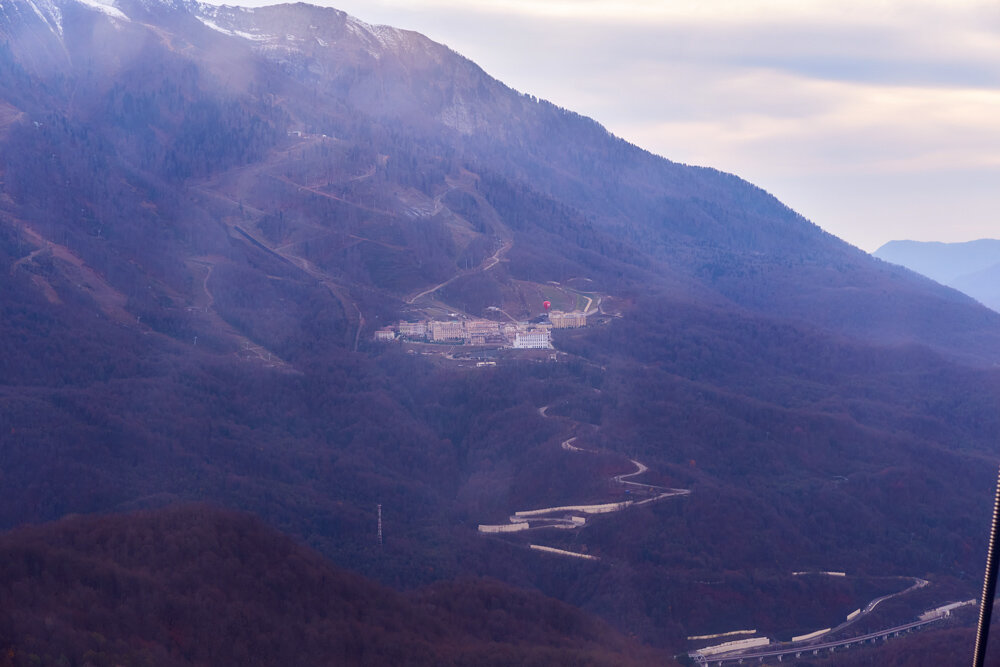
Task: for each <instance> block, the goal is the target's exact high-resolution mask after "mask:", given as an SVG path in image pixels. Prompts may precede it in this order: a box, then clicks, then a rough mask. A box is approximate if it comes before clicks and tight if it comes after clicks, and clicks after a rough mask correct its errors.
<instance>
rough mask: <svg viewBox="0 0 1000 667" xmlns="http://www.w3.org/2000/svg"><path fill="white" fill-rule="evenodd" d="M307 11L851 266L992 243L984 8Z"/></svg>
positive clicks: (394, 3) (379, 5)
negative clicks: (491, 80)
mask: <svg viewBox="0 0 1000 667" xmlns="http://www.w3.org/2000/svg"><path fill="white" fill-rule="evenodd" d="M229 1H230V2H231V1H232V0H229ZM251 2H252V0H251ZM247 4H250V2H247ZM258 4H264V3H258ZM267 4H270V3H267ZM321 4H329V5H332V6H334V7H336V8H338V9H342V10H344V11H346V12H348V13H349V14H352V15H354V16H356V17H358V18H360V19H362V20H365V21H367V22H369V23H383V24H388V25H393V26H396V27H400V28H408V29H412V30H417V31H419V32H422V33H424V34H425V35H427V36H429V37H431V38H432V39H434V40H436V41H439V42H443V43H445V44H447V45H448V46H450V47H451V48H452V49H454V50H455V51H458V52H459V53H461V54H463V55H465V56H467V57H469V58H471V59H472V60H474V61H475V62H477V63H478V64H479V65H481V66H482V67H483V69H485V70H486V71H487V72H488V73H490V74H491V75H493V76H495V77H496V78H498V79H500V80H501V81H503V82H504V83H506V84H508V85H510V86H511V87H513V88H516V89H518V90H520V91H523V92H527V93H531V94H533V95H536V96H537V97H542V98H545V99H548V100H551V101H552V102H555V103H556V104H559V105H561V106H564V107H567V108H569V109H572V110H574V111H577V112H580V113H582V114H585V115H587V116H590V117H592V118H594V119H596V120H597V121H599V122H600V123H602V124H603V125H604V126H606V127H607V128H608V129H609V130H610V131H612V132H613V133H615V134H617V135H619V136H621V137H624V138H625V139H627V140H629V141H631V142H633V143H636V144H638V145H640V146H642V147H643V148H646V149H649V150H651V151H653V152H655V153H658V154H660V155H662V156H664V157H666V158H668V159H671V160H674V161H677V162H684V163H688V164H697V165H706V166H711V167H715V168H718V169H722V170H724V171H729V172H733V173H735V174H737V175H739V176H741V177H743V178H745V179H747V180H749V181H751V182H753V183H755V184H757V185H759V186H761V187H763V188H765V189H766V190H768V191H770V192H771V193H773V194H774V195H776V196H777V197H778V198H779V199H781V200H782V201H784V202H785V203H787V204H789V205H790V206H792V207H793V208H795V209H796V210H798V211H799V212H800V213H802V214H803V215H805V216H806V217H807V218H809V219H811V220H812V221H814V222H816V223H817V224H819V225H820V226H821V227H823V228H824V229H826V230H827V231H829V232H831V233H833V234H836V235H837V236H840V237H841V238H843V239H845V240H847V241H849V242H851V243H853V244H855V245H857V246H859V247H861V248H863V249H865V250H868V251H872V250H875V249H876V248H877V247H878V246H880V245H881V244H882V243H885V242H886V241H889V240H892V239H904V238H910V239H917V240H940V241H965V240H971V239H976V238H984V237H994V238H997V237H1000V229H998V228H997V223H998V221H1000V211H998V209H1000V187H998V186H1000V3H996V2H995V1H991V2H966V1H964V0H947V1H943V0H938V1H929V2H920V1H919V0H905V1H903V0H898V1H897V0H889V1H880V0H864V1H863V2H862V1H860V0H829V1H827V2H809V1H808V0H788V1H785V0H770V1H768V0H691V1H686V0H684V1H681V0H620V1H617V2H612V1H610V0H333V1H332V2H325V1H324V2H322V3H321Z"/></svg>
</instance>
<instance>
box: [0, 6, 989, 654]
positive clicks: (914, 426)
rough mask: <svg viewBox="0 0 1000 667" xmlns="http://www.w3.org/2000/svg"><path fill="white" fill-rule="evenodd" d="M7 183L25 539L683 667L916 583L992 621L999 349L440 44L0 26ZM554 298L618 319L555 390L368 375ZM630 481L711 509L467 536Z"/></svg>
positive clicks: (0, 315) (542, 366)
mask: <svg viewBox="0 0 1000 667" xmlns="http://www.w3.org/2000/svg"><path fill="white" fill-rule="evenodd" d="M0 158H2V159H0V340H3V341H4V352H3V353H2V354H0V407H2V409H0V439H2V440H0V480H3V485H4V488H5V502H4V503H3V504H2V505H0V526H2V527H3V528H13V527H15V526H18V525H21V524H23V523H29V522H45V521H53V520H56V519H59V518H60V517H63V516H65V515H66V514H71V513H79V514H89V513H101V514H104V513H110V512H125V511H134V510H139V509H148V508H161V507H164V506H170V505H173V504H175V503H178V502H186V501H199V502H208V503H212V504H214V505H219V506H222V507H225V508H231V509H237V510H241V511H245V512H251V513H253V514H256V515H258V516H259V517H261V518H262V519H263V521H265V522H266V523H267V524H268V525H270V526H271V527H273V528H277V529H279V530H281V531H284V532H286V533H289V534H291V535H293V536H295V537H296V538H297V539H299V540H302V541H304V542H306V543H307V544H308V545H309V546H311V547H314V548H315V549H317V550H318V551H319V552H320V553H321V554H323V556H324V557H325V558H328V559H331V560H332V561H333V562H334V563H336V565H337V566H339V567H342V568H348V569H351V570H354V571H356V572H359V573H361V574H363V575H366V576H370V577H373V578H375V579H377V580H378V581H380V582H381V583H382V584H384V585H388V586H392V587H396V588H400V589H410V588H413V587H418V586H423V585H430V584H434V583H435V582H437V584H438V585H440V586H443V588H441V589H440V590H442V591H444V592H443V593H441V595H442V597H443V598H447V597H448V595H449V594H448V590H449V589H448V588H447V585H448V584H447V582H455V581H461V580H462V579H461V578H462V577H467V576H474V577H481V576H488V577H493V578H495V579H497V580H500V581H502V582H504V585H513V586H519V587H523V588H528V589H532V590H534V591H536V592H540V593H541V594H544V595H546V596H550V597H554V598H558V600H560V601H562V602H564V603H568V604H571V605H574V606H576V607H579V608H580V609H582V610H584V611H585V612H588V613H594V614H597V615H599V616H601V617H602V618H603V619H605V620H606V621H607V622H609V623H610V624H611V625H613V626H615V627H616V628H618V630H620V631H623V632H625V633H628V634H630V635H634V636H635V637H637V638H638V639H639V640H641V641H643V642H646V643H648V644H651V645H654V646H657V647H667V648H669V649H671V650H672V651H675V652H678V651H681V650H683V649H686V648H688V647H689V642H688V641H687V639H686V638H687V637H688V636H691V635H706V634H712V633H724V632H728V631H731V630H734V629H743V628H750V627H752V628H760V631H761V632H763V633H770V634H771V635H772V636H776V637H785V638H787V637H791V636H793V635H795V634H801V633H803V632H808V631H811V630H815V629H817V628H824V627H830V625H831V624H833V623H834V621H837V620H838V619H842V618H843V617H844V616H845V615H846V614H848V613H850V612H851V611H852V610H854V609H856V608H858V607H861V606H864V604H865V603H866V602H867V601H869V600H871V599H873V598H875V597H876V596H879V595H884V594H886V593H888V592H889V591H890V590H893V589H894V587H898V581H899V580H898V577H911V576H921V577H929V578H932V579H934V584H935V585H937V588H933V586H932V588H931V589H930V590H933V591H940V592H939V593H937V594H938V595H940V596H945V595H946V593H945V592H944V591H948V593H947V594H951V592H953V591H956V590H957V591H963V592H964V591H965V590H966V589H973V590H974V589H975V588H976V587H977V583H976V579H977V577H978V569H979V568H980V567H981V554H982V552H983V549H984V545H985V529H986V527H987V526H988V518H989V517H988V505H989V502H988V501H989V498H990V497H992V484H993V481H994V479H993V474H992V472H991V470H992V466H993V464H994V463H995V460H996V446H995V433H996V431H997V428H998V427H1000V423H998V421H1000V416H998V415H1000V411H998V410H997V407H998V398H1000V383H998V379H1000V377H998V375H997V371H996V370H995V364H996V362H998V361H1000V314H998V313H996V312H993V311H991V310H988V309H987V308H984V307H983V306H981V305H979V304H978V303H976V302H975V301H973V300H972V299H971V298H969V297H967V296H965V295H963V294H960V293H959V292H957V291H955V290H953V289H949V288H947V287H943V286H942V285H939V284H937V283H935V282H933V281H931V280H929V279H926V278H923V277H920V276H917V275H915V274H914V273H912V272H911V271H909V270H906V269H903V268H901V267H897V266H893V265H891V264H888V263H886V262H882V261H878V260H876V259H873V258H871V257H870V256H868V255H867V254H865V253H863V252H861V251H860V250H858V249H856V248H854V247H852V246H850V245H848V244H846V243H844V242H843V241H841V240H839V239H836V238H834V237H833V236H831V235H829V234H827V233H825V232H823V231H822V230H821V229H819V228H818V227H816V226H815V225H813V224H812V223H810V222H809V221H808V220H807V219H805V218H804V217H802V216H801V215H799V214H798V213H796V212H794V211H792V210H790V209H788V208H787V207H786V206H784V205H783V204H781V202H779V201H778V200H777V199H775V198H774V197H773V196H771V195H770V194H768V193H766V192H764V191H763V190H761V189H759V188H757V187H755V186H753V185H752V184H749V183H747V182H745V181H743V180H741V179H739V178H737V177H735V176H732V175H729V174H725V173H722V172H718V171H716V170H713V169H708V168H699V167H690V166H686V165H681V164H677V163H673V162H670V161H668V160H666V159H664V158H661V157H658V156H655V155H652V154H650V153H648V152H646V151H644V150H642V149H641V148H639V147H636V146H633V145H630V144H628V143H627V142H624V141H622V140H621V139H618V138H616V137H614V136H612V135H610V134H609V133H608V132H607V131H606V130H605V129H604V128H602V127H601V126H600V125H599V124H598V123H597V122H595V121H593V120H590V119H587V118H584V117H582V116H579V115H577V114H574V113H573V112H571V111H568V110H565V109H561V108H559V107H556V106H554V105H552V104H550V103H548V102H545V101H543V100H538V99H535V98H533V97H530V96H525V95H522V94H520V93H518V92H516V91H514V90H511V89H510V88H508V87H506V86H505V85H503V84H502V83H501V82H498V81H496V80H494V79H492V78H490V77H489V76H488V75H487V74H486V73H484V72H483V71H482V70H481V69H480V68H479V67H477V66H476V65H475V64H474V63H472V62H470V61H468V60H467V59H465V58H462V57H461V56H460V55H458V54H455V53H454V52H452V51H450V50H449V49H447V48H446V47H444V46H441V45H439V44H436V43H434V42H432V41H431V40H429V39H427V38H425V37H423V36H421V35H419V34H416V33H412V32H407V31H403V30H397V29H395V28H390V27H385V26H370V25H367V24H365V23H363V22H361V21H358V20H356V19H353V18H351V17H349V16H347V15H345V14H343V13H341V12H338V11H336V10H334V9H328V8H319V7H313V6H310V5H304V4H297V5H278V6H273V7H264V8H255V9H249V8H234V7H217V6H212V5H204V4H199V3H194V2H155V1H152V0H117V1H116V2H115V3H114V4H102V3H84V2H77V1H76V0H53V1H50V2H32V1H30V0H0ZM549 299H552V300H556V301H557V302H558V303H559V304H560V307H561V308H563V309H565V310H573V309H584V308H587V309H590V312H591V315H590V318H589V325H588V326H587V327H584V328H579V329H567V330H555V331H554V332H553V343H554V346H555V348H556V350H557V352H553V353H551V354H550V353H549V352H548V351H546V352H545V353H539V354H535V355H532V354H519V353H518V351H498V352H495V353H494V351H491V352H490V353H489V355H490V356H489V361H488V362H483V363H485V364H487V365H485V366H480V367H477V366H476V365H475V363H470V359H467V358H465V357H467V356H469V355H468V353H467V349H466V348H462V349H459V346H433V345H430V344H425V345H423V346H422V347H421V346H409V347H408V346H404V345H402V344H399V343H393V344H385V345H383V344H377V343H375V342H373V341H372V340H371V339H372V335H373V333H374V332H375V330H376V329H379V328H380V327H384V326H386V325H390V324H393V323H396V322H398V321H399V320H417V319H451V318H460V317H461V318H466V317H469V318H471V317H476V318H479V317H483V318H492V319H495V320H498V321H502V322H507V321H508V320H514V319H518V320H521V319H524V320H527V319H531V318H536V319H537V318H539V317H542V316H543V308H542V302H543V301H544V300H549ZM453 348H454V349H453ZM493 363H495V364H496V365H495V366H494V365H489V364H493ZM572 437H575V438H576V440H575V441H573V442H575V444H571V446H564V445H565V444H566V443H567V442H569V440H570V438H572ZM635 460H638V461H641V462H642V465H643V466H645V467H646V468H647V469H648V470H647V471H645V472H643V476H642V477H636V478H632V479H633V480H635V479H639V480H642V483H641V486H642V487H643V488H650V489H652V488H660V489H664V488H669V489H682V490H684V491H686V492H688V491H689V493H685V494H677V495H676V496H671V497H669V498H665V499H663V500H657V501H656V502H651V503H648V504H643V505H636V506H634V507H629V509H627V510H626V511H622V512H616V513H614V514H610V515H608V516H597V517H594V518H592V519H588V521H587V523H586V525H585V526H584V527H582V528H574V529H572V530H557V529H540V530H537V531H536V530H530V531H525V533H526V535H519V536H518V535H515V536H513V537H511V538H510V539H506V538H503V537H495V536H492V537H491V536H486V535H482V534H480V533H479V532H478V530H477V526H479V525H480V524H500V523H503V522H505V521H508V517H509V516H510V515H512V514H513V513H514V512H515V511H520V510H530V509H534V508H540V507H555V506H563V505H570V504H574V505H575V504H580V503H609V502H626V501H627V500H628V499H629V498H630V494H631V492H632V490H633V489H636V490H637V489H639V488H640V487H639V486H635V487H631V488H629V486H628V484H627V483H622V476H623V475H627V474H631V473H632V472H633V470H634V468H633V465H634V463H633V461H635ZM615 480H617V481H615ZM626 492H628V493H626ZM379 504H381V506H382V508H383V510H384V520H385V525H384V528H385V541H384V543H382V544H379V543H378V542H377V541H376V537H375V526H376V520H377V519H376V512H377V510H376V508H377V506H378V505H379ZM152 525H154V526H155V525H156V524H155V522H154V523H153V524H152ZM53 530H61V529H53ZM144 530H145V529H144ZM150 530H153V531H154V532H155V529H150ZM171 530H173V528H171ZM255 530H256V529H255ZM112 532H113V531H112ZM181 532H183V531H181ZM24 534H25V533H17V532H15V533H11V535H10V536H9V538H8V539H10V540H12V541H15V542H16V541H17V540H19V539H21V538H20V537H18V536H19V535H24ZM60 539H61V538H60ZM267 539H270V538H267ZM536 542H537V543H536ZM531 544H535V546H539V544H541V545H542V546H547V547H549V548H555V549H561V550H562V551H563V552H572V553H575V554H577V555H578V556H580V557H572V556H570V557H567V556H565V554H564V555H563V556H559V555H554V552H540V551H539V550H538V549H533V548H531ZM66 548H67V550H68V551H69V552H72V551H73V549H74V548H75V547H74V546H73V544H72V540H71V541H70V544H69V545H68V546H67V547H66ZM587 556H589V557H590V558H587ZM802 570H821V571H825V570H837V571H848V572H849V573H850V576H849V577H845V578H843V579H834V578H827V579H829V580H827V579H815V578H808V577H807V578H802V577H793V576H792V575H791V573H792V572H795V571H802ZM214 571H215V570H211V569H210V568H209V569H207V570H205V572H214ZM197 578H198V580H199V581H201V580H202V579H204V578H211V577H202V575H201V574H199V575H198V577H197ZM944 581H947V582H949V583H948V584H947V585H945V584H944V583H942V582H944ZM31 585H36V584H31ZM199 585H201V584H199ZM457 594H458V591H456V595H457ZM463 599H465V600H466V601H467V604H468V605H470V607H469V608H470V609H477V610H481V609H482V608H484V607H485V608H487V609H488V608H489V604H490V602H489V596H486V597H485V599H484V598H482V597H479V596H476V595H471V596H469V597H467V598H463ZM532 600H533V601H532V602H530V603H525V604H526V606H528V607H531V606H535V607H537V606H539V605H541V606H544V605H545V604H549V603H552V602H551V601H547V602H543V601H542V600H543V598H541V597H539V598H532ZM442 604H443V603H442ZM552 604H555V603H552ZM915 604H916V603H914V605H915ZM908 611H914V612H915V611H918V609H916V607H914V609H908ZM401 613H403V612H401ZM406 613H409V612H406ZM477 613H478V611H477ZM67 614H68V615H69V617H72V614H70V613H69V612H67ZM15 620H16V619H15ZM157 623H159V621H157ZM95 631H97V630H95ZM67 641H68V640H67ZM156 641H161V640H160V639H157V640H156ZM164 641H165V640H164ZM400 641H404V639H401V640H400ZM405 641H409V639H405ZM612 643H613V642H612ZM537 645H538V646H542V645H545V642H540V643H538V644H537ZM0 648H3V646H0Z"/></svg>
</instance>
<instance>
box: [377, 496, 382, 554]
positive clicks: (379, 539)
mask: <svg viewBox="0 0 1000 667" xmlns="http://www.w3.org/2000/svg"><path fill="white" fill-rule="evenodd" d="M378 545H379V546H382V503H379V504H378Z"/></svg>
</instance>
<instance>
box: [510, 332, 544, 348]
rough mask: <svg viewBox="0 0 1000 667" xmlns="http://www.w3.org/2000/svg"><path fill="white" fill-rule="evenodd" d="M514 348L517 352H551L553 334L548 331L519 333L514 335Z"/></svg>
mask: <svg viewBox="0 0 1000 667" xmlns="http://www.w3.org/2000/svg"><path fill="white" fill-rule="evenodd" d="M513 347H514V349H515V350H551V349H552V332H551V331H549V330H548V329H534V330H532V331H519V332H517V333H516V334H514V342H513Z"/></svg>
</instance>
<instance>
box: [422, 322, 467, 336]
mask: <svg viewBox="0 0 1000 667" xmlns="http://www.w3.org/2000/svg"><path fill="white" fill-rule="evenodd" d="M430 330H431V340H434V341H441V340H463V339H464V338H465V327H464V326H462V322H460V321H458V320H453V321H451V322H431V323H430Z"/></svg>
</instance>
